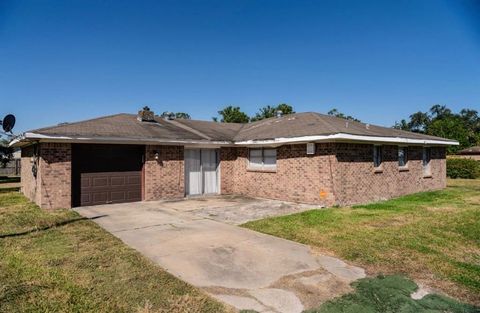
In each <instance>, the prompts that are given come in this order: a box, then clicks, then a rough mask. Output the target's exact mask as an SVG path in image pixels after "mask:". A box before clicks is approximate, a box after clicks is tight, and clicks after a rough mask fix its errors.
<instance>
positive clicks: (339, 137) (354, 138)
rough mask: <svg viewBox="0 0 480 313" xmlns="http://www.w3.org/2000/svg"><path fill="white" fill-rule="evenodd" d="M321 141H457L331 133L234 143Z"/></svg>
mask: <svg viewBox="0 0 480 313" xmlns="http://www.w3.org/2000/svg"><path fill="white" fill-rule="evenodd" d="M322 141H340V142H359V141H360V142H365V143H379V144H380V143H402V144H418V145H441V146H458V145H459V143H458V141H447V140H433V139H411V138H404V137H382V136H362V135H352V134H345V133H337V134H332V135H318V136H302V137H291V138H275V139H269V140H246V141H237V142H235V145H246V146H249V145H281V144H285V143H307V142H322Z"/></svg>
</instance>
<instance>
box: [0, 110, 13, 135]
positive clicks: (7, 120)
mask: <svg viewBox="0 0 480 313" xmlns="http://www.w3.org/2000/svg"><path fill="white" fill-rule="evenodd" d="M1 124H2V127H3V130H4V131H5V132H6V133H8V132H10V131H12V129H13V126H15V116H14V115H13V114H8V115H7V116H5V117H4V118H3V121H2V123H1Z"/></svg>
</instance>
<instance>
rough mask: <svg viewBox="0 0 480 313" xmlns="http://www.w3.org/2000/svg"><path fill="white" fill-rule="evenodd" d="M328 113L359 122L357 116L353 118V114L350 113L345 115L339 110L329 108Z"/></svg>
mask: <svg viewBox="0 0 480 313" xmlns="http://www.w3.org/2000/svg"><path fill="white" fill-rule="evenodd" d="M327 114H328V115H330V116H335V117H339V118H343V119H346V120H349V121H355V122H361V121H360V120H359V119H357V118H354V117H353V116H351V115H345V114H343V113H341V112H340V111H338V110H337V109H335V108H334V109H331V110H330V111H328V112H327Z"/></svg>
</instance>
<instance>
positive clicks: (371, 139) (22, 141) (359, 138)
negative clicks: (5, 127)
mask: <svg viewBox="0 0 480 313" xmlns="http://www.w3.org/2000/svg"><path fill="white" fill-rule="evenodd" d="M332 141H337V142H362V143H373V144H404V145H408V144H411V145H431V146H457V145H459V143H458V142H457V141H450V140H436V139H413V138H405V137H382V136H363V135H352V134H345V133H337V134H331V135H315V136H301V137H285V138H282V137H281V138H274V139H267V140H244V141H235V142H233V141H225V140H193V139H192V140H188V139H187V140H180V139H161V138H158V139H153V138H152V139H143V138H124V137H86V136H56V135H55V136H54V135H44V134H38V133H33V132H27V133H24V134H22V135H20V136H18V137H17V138H15V139H14V140H12V141H11V142H10V146H11V147H21V146H25V145H28V144H30V143H31V142H65V143H67V142H69V143H105V144H109V143H110V144H165V145H211V146H265V145H268V146H280V145H282V144H295V143H306V142H332Z"/></svg>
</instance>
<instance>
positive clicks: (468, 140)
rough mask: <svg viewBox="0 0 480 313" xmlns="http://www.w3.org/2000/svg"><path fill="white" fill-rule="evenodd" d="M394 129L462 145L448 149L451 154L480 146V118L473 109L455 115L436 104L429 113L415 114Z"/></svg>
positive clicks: (396, 124)
mask: <svg viewBox="0 0 480 313" xmlns="http://www.w3.org/2000/svg"><path fill="white" fill-rule="evenodd" d="M393 127H394V128H398V129H403V130H408V131H413V132H418V133H424V134H428V135H432V136H437V137H443V138H448V139H453V140H457V141H458V142H459V144H460V145H459V146H454V147H450V148H448V152H449V153H454V152H456V151H458V150H460V149H464V148H468V147H471V146H474V145H477V144H480V116H478V112H477V111H476V110H471V109H462V110H461V111H460V113H454V112H452V110H450V109H449V108H447V106H445V105H440V104H435V105H433V106H432V107H431V108H430V110H428V111H427V112H421V111H418V112H416V113H413V114H412V115H410V118H409V120H408V121H406V120H402V121H401V122H400V123H395V126H393Z"/></svg>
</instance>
